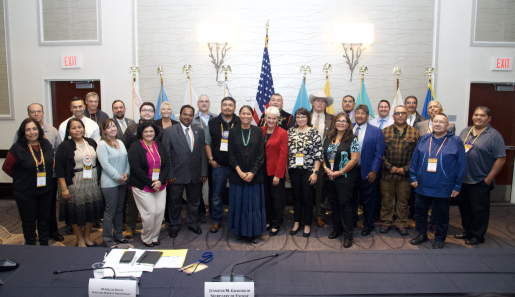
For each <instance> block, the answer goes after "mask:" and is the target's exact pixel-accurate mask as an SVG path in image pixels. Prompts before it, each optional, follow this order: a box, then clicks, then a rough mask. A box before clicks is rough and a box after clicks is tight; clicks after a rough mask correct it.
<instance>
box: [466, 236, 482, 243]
mask: <svg viewBox="0 0 515 297" xmlns="http://www.w3.org/2000/svg"><path fill="white" fill-rule="evenodd" d="M480 243H481V242H480V241H479V239H477V238H475V237H471V238H470V239H468V240H467V241H465V244H468V245H478V244H480Z"/></svg>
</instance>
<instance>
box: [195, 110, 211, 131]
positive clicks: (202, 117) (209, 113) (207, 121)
mask: <svg viewBox="0 0 515 297" xmlns="http://www.w3.org/2000/svg"><path fill="white" fill-rule="evenodd" d="M198 115H199V116H200V119H201V120H202V122H203V124H204V125H206V127H208V124H209V119H210V118H211V112H210V111H208V112H207V115H204V114H203V113H201V112H199V113H198Z"/></svg>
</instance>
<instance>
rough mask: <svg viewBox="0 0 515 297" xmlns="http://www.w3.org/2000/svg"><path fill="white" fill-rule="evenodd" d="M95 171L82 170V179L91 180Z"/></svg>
mask: <svg viewBox="0 0 515 297" xmlns="http://www.w3.org/2000/svg"><path fill="white" fill-rule="evenodd" d="M92 172H93V171H92V170H91V169H83V170H82V178H83V179H91V177H92V176H93V173H92Z"/></svg>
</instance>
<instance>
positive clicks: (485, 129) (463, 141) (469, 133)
mask: <svg viewBox="0 0 515 297" xmlns="http://www.w3.org/2000/svg"><path fill="white" fill-rule="evenodd" d="M486 128H488V126H486V127H485V128H484V129H483V130H481V132H479V134H478V135H477V136H476V138H475V139H474V141H472V143H471V144H474V142H476V140H477V139H478V137H479V135H481V134H482V133H483V131H485V130H486ZM472 129H474V127H472V128H470V130H469V133H468V134H467V137H465V140H463V144H465V142H467V139H468V138H469V135H470V132H472ZM472 136H474V135H472Z"/></svg>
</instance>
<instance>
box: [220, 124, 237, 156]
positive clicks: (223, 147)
mask: <svg viewBox="0 0 515 297" xmlns="http://www.w3.org/2000/svg"><path fill="white" fill-rule="evenodd" d="M227 126H229V124H227ZM232 127H234V123H232V126H231V128H232ZM220 129H221V130H222V140H221V142H220V151H223V152H227V151H228V150H229V130H227V131H224V125H223V123H220Z"/></svg>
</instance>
